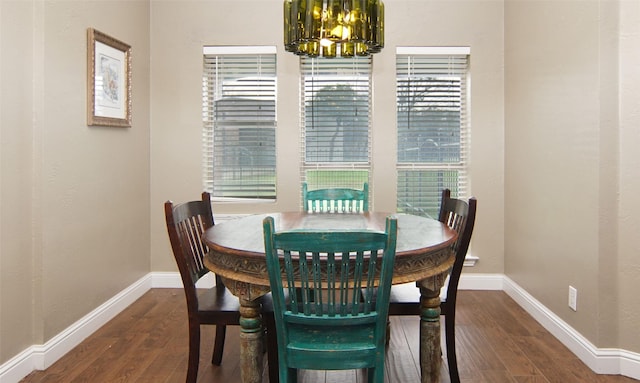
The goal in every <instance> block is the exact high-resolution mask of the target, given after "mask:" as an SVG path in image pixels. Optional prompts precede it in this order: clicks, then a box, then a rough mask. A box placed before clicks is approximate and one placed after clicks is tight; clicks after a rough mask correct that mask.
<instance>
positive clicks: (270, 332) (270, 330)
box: [264, 318, 280, 383]
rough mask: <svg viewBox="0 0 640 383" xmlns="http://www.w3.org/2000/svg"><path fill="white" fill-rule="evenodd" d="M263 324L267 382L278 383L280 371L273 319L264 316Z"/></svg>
mask: <svg viewBox="0 0 640 383" xmlns="http://www.w3.org/2000/svg"><path fill="white" fill-rule="evenodd" d="M264 325H265V328H266V330H267V331H266V333H267V363H268V367H269V382H270V383H278V382H279V381H280V373H279V368H278V337H277V335H276V324H275V319H273V318H268V319H267V318H265V320H264Z"/></svg>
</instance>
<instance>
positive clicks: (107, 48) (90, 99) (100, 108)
mask: <svg viewBox="0 0 640 383" xmlns="http://www.w3.org/2000/svg"><path fill="white" fill-rule="evenodd" d="M87 124H88V125H89V126H112V127H121V128H128V127H131V46H130V45H128V44H125V43H123V42H122V41H120V40H117V39H115V38H113V37H111V36H109V35H107V34H105V33H102V32H100V31H97V30H95V29H93V28H88V29H87Z"/></svg>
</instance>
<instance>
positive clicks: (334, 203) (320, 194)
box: [302, 182, 369, 213]
mask: <svg viewBox="0 0 640 383" xmlns="http://www.w3.org/2000/svg"><path fill="white" fill-rule="evenodd" d="M302 210H303V211H308V212H312V213H362V212H365V211H369V184H368V183H367V182H365V183H364V186H363V187H362V190H359V189H349V188H329V189H316V190H308V188H307V183H306V182H304V183H303V184H302Z"/></svg>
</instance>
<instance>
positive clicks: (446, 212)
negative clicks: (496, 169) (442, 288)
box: [439, 189, 477, 301]
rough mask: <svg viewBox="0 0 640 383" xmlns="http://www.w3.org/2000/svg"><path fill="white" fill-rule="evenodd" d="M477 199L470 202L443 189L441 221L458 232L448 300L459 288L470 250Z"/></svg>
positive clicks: (472, 198) (471, 199) (470, 199)
mask: <svg viewBox="0 0 640 383" xmlns="http://www.w3.org/2000/svg"><path fill="white" fill-rule="evenodd" d="M476 208H477V200H476V199H475V198H474V197H471V198H469V202H466V201H464V200H461V199H456V198H451V191H450V190H449V189H444V190H443V191H442V202H441V205H440V217H439V220H440V222H442V223H444V224H446V225H447V226H449V227H450V228H452V229H454V230H455V231H456V232H457V233H458V239H457V240H456V243H455V244H454V251H455V254H456V259H455V262H454V264H453V267H452V269H451V273H450V275H449V284H448V287H447V301H449V300H451V299H450V298H451V297H453V298H454V300H455V295H456V294H457V290H458V282H459V281H460V274H461V273H462V267H463V266H464V259H465V257H466V255H467V251H468V250H469V243H470V242H471V235H472V233H473V227H474V225H475V220H476Z"/></svg>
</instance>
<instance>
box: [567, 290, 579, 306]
mask: <svg viewBox="0 0 640 383" xmlns="http://www.w3.org/2000/svg"><path fill="white" fill-rule="evenodd" d="M569 307H570V308H571V310H573V311H578V290H577V289H576V288H575V287H573V286H569Z"/></svg>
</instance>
